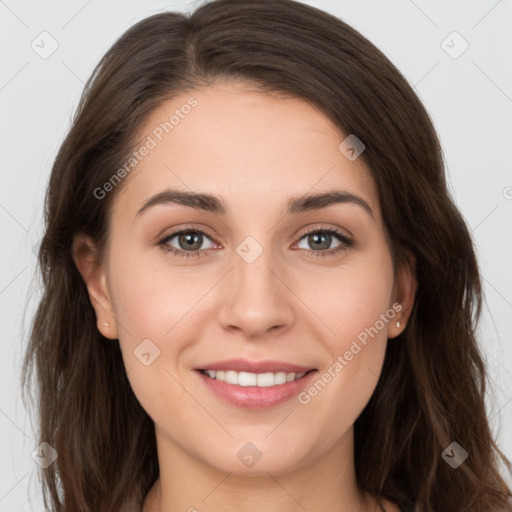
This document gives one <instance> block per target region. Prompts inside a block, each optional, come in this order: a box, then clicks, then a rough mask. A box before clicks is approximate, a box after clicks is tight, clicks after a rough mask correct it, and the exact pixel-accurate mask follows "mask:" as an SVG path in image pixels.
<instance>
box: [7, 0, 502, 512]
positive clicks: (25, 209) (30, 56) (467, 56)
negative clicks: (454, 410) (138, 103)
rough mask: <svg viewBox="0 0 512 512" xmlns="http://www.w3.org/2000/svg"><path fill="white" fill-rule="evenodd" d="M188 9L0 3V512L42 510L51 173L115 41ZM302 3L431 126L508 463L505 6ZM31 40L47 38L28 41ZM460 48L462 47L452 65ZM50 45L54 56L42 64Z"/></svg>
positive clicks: (489, 1) (188, 5) (154, 4)
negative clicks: (36, 394) (23, 389)
mask: <svg viewBox="0 0 512 512" xmlns="http://www.w3.org/2000/svg"><path fill="white" fill-rule="evenodd" d="M198 3H199V2H183V1H175V2H171V3H167V4H166V3H163V2H158V1H146V2H142V1H141V0H139V1H135V0H131V1H130V0H123V1H120V0H116V1H111V2H109V3H106V2H99V1H97V0H90V1H85V0H80V1H67V2H64V1H63V0H61V1H55V0H53V1H48V2H41V3H36V2H23V1H20V2H16V1H15V0H5V1H1V0H0V38H1V52H2V66H1V68H0V109H1V120H2V123H1V130H2V131H1V141H2V151H1V153H0V159H1V178H0V180H1V186H0V226H1V230H2V232H1V240H2V243H1V249H0V265H1V274H0V314H1V317H0V329H1V344H2V357H0V375H1V379H2V381H1V387H0V389H1V396H0V434H1V436H0V439H1V445H0V512H8V511H14V510H16V511H18V512H24V511H29V510H34V511H39V510H41V511H42V510H43V506H42V501H41V493H40V491H39V487H38V483H37V476H36V464H35V462H34V461H33V459H32V458H31V453H32V451H33V450H34V449H35V448H36V442H35V438H34V433H33V432H34V431H33V425H32V424H31V420H30V418H29V416H28V414H27V412H26V411H25V409H24V407H23V403H22V401H21V397H20V377H19V371H20V361H21V359H22V356H23V351H24V348H25V344H26V333H27V329H28V325H29V321H30V319H31V315H32V313H33V311H34V306H35V303H36V300H37V297H38V294H39V288H38V284H37V281H35V280H34V271H35V263H36V260H35V255H34V253H33V247H34V245H36V244H37V242H38V240H39V239H40V237H41V234H42V212H43V197H44V191H45V187H46V182H47V179H48V176H49V172H50V168H51V165H52V161H53V159H54V157H55V155H56V152H57V149H58V147H59V145H60V143H61V142H62V139H63V137H64V135H65V134H66V132H67V130H68V128H69V126H70V121H71V116H72V113H73V112H74V109H75V107H76V105H77V101H78V98H79V94H80V92H81V90H82V88H83V85H84V82H85V80H86V79H87V78H88V76H89V75H90V74H91V72H92V70H93V67H94V66H95V64H96V63H97V62H98V61H99V59H100V57H101V56H102V55H103V54H104V53H105V51H106V50H107V49H108V48H109V47H110V46H111V44H112V43H113V42H114V40H115V39H116V38H117V37H118V36H119V35H121V34H122V33H123V32H124V31H125V30H126V29H127V28H128V27H130V26H131V25H133V24H134V23H135V22H137V21H139V20H140V19H142V18H144V17H146V16H149V15H151V14H154V13H157V12H160V11H163V10H180V11H188V10H191V9H192V8H194V7H195V6H196V5H198ZM305 3H310V4H311V5H314V6H316V7H319V8H321V9H324V10H326V11H328V12H330V13H332V14H335V15H336V16H338V17H340V18H342V19H343V20H345V21H346V22H348V23H349V24H350V25H352V26H353V27H354V28H356V29H357V30H359V31H360V32H361V33H362V34H363V35H364V36H366V37H367V38H368V39H370V40H371V41H372V42H373V43H374V44H376V45H377V46H378V47H379V48H380V49H381V50H382V51H383V52H384V53H385V54H386V55H387V56H388V57H389V58H390V59H391V61H392V62H393V63H394V64H395V65H396V66H397V67H398V68H399V69H400V70H401V72H402V73H403V74H404V76H405V77H406V78H407V79H408V81H409V82H410V83H411V84H412V85H413V86H414V87H415V90H416V91H417V93H418V95H419V96H420V98H421V100H422V101H423V103H424V105H425V106H426V108H427V110H428V112H429V113H430V115H431V117H432V119H433V121H434V124H435V127H436V129H437V131H438V133H439V136H440V138H441V141H442V145H443V149H444V152H445V157H446V163H447V169H448V172H449V181H450V188H451V191H452V194H453V195H454V197H455V200H456V202H457V204H458V206H459V207H460V209H461V211H462V213H463V214H464V216H465V218H466V220H467V222H468V225H469V226H470V228H471V230H472V232H473V236H474V239H475V243H476V246H477V251H478V257H479V261H480V265H481V270H482V276H483V282H484V286H485V296H486V304H485V308H484V317H483V321H482V324H481V340H482V341H481V342H482V350H483V352H484V355H485V358H486V361H487V364H488V369H489V372H490V377H491V388H490V390H489V396H488V406H489V417H490V418H491V422H492V427H493V430H494V432H495V434H496V436H497V438H498V441H499V443H500V445H501V447H502V448H503V449H504V451H505V453H506V454H507V456H509V457H512V429H510V428H507V427H506V425H510V424H511V419H512V404H511V403H510V402H511V400H512V390H511V388H510V381H511V373H512V357H511V351H512V350H511V343H510V332H511V330H512V272H511V270H510V262H511V261H512V237H511V228H510V225H511V220H512V173H511V172H510V171H511V166H510V162H511V161H512V142H511V135H512V66H511V64H512V62H511V60H512V59H511V57H510V56H511V55H512V37H511V33H510V27H511V26H512V1H511V0H500V1H496V0H479V1H476V0H473V1H467V0H464V1H463V0H451V1H449V2H444V1H443V2H442V1H440V0H436V1H430V2H427V1H426V0H416V1H412V0H392V1H387V2H381V1H380V2H379V1H377V0H372V1H360V2H354V1H346V0H343V1H334V0H332V1H328V0H321V1H320V0H318V1H314V2H305ZM44 31H46V32H48V33H49V34H50V36H44V35H43V36H41V35H40V34H41V33H42V32H44ZM453 31H456V32H458V33H459V34H460V36H461V37H459V36H457V35H453V34H452V33H453ZM53 40H55V41H56V43H54V42H53ZM464 40H465V41H467V44H469V46H468V48H467V49H466V50H465V51H464V52H463V53H461V54H460V55H458V54H459V53H460V52H461V50H463V49H464V46H465V43H464ZM443 41H445V42H444V43H443ZM51 44H58V48H57V49H56V51H55V52H54V53H53V54H52V55H50V56H48V57H47V58H42V57H41V56H40V54H41V53H42V52H44V51H49V50H50V49H51ZM31 45H33V46H35V47H36V48H37V50H38V52H39V53H37V52H36V51H35V50H34V49H33V48H32V46H31ZM450 54H451V55H450ZM43 56H45V57H46V55H43ZM454 57H456V58H454ZM24 312H25V315H26V316H25V319H23V314H24ZM507 388H508V389H507Z"/></svg>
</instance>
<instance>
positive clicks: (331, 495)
mask: <svg viewBox="0 0 512 512" xmlns="http://www.w3.org/2000/svg"><path fill="white" fill-rule="evenodd" d="M156 433H157V446H158V458H159V466H160V478H159V479H158V480H157V482H156V483H155V485H154V486H153V488H152V489H151V491H150V492H149V494H148V496H147V498H146V501H145V503H144V508H143V512H164V511H167V512H168V511H170V510H183V511H189V512H196V511H201V512H203V511H204V512H209V511H214V510H223V511H225V512H232V511H233V512H235V511H236V512H259V511H261V510H265V511H266V512H277V511H279V512H296V511H297V510H298V508H302V509H303V510H323V509H326V510H331V511H337V512H374V511H377V510H378V508H377V507H376V506H375V500H374V499H373V498H371V497H370V496H368V495H366V494H365V493H363V492H362V491H361V490H360V489H359V488H358V487H357V483H356V478H355V470H354V462H353V431H352V430H350V431H348V432H347V434H346V435H345V436H344V437H343V438H342V439H341V440H340V442H339V443H337V445H335V446H334V447H332V448H331V449H330V450H329V451H328V452H326V453H324V454H323V455H322V456H321V457H320V458H317V459H315V460H310V461H304V462H303V463H302V464H301V465H300V466H298V467H295V468H293V469H291V470H289V471H283V470H277V469H276V470H275V471H263V472H260V473H258V474H256V473H254V474H251V475H249V476H248V475H244V474H239V473H235V472H234V471H231V472H223V471H220V470H218V469H217V468H215V467H213V466H211V465H210V464H208V463H206V462H205V461H204V460H200V459H198V458H197V457H194V456H193V454H191V453H189V452H186V451H184V450H183V449H182V448H181V447H180V446H178V445H176V444H175V443H174V442H173V441H172V440H171V439H170V438H169V437H168V436H166V435H165V433H163V432H161V431H159V430H158V427H156ZM386 510H389V512H392V511H396V510H397V509H396V508H386Z"/></svg>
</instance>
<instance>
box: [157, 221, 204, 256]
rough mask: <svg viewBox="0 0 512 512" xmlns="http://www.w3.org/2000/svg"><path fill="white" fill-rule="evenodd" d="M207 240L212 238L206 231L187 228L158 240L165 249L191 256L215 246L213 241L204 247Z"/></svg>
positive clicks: (180, 254)
mask: <svg viewBox="0 0 512 512" xmlns="http://www.w3.org/2000/svg"><path fill="white" fill-rule="evenodd" d="M174 239H176V240H174ZM205 240H210V237H209V236H208V235H206V233H204V232H203V231H200V230H198V229H192V228H187V229H184V230H181V231H175V232H174V233H171V234H170V235H167V236H166V237H165V238H163V239H162V240H160V241H159V242H158V245H160V246H162V248H163V249H164V250H165V251H168V252H172V253H174V254H175V255H176V256H184V257H190V256H197V255H201V254H202V251H204V250H206V249H211V248H212V247H213V246H214V244H213V243H212V242H211V244H212V245H211V246H208V247H202V245H203V243H204V241H205ZM176 245H177V246H176ZM201 247H202V248H201Z"/></svg>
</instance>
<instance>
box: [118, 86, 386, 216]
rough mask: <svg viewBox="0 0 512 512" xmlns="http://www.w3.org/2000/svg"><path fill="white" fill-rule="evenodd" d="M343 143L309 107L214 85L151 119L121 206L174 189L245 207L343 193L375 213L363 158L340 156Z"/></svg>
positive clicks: (160, 110) (143, 131)
mask: <svg viewBox="0 0 512 512" xmlns="http://www.w3.org/2000/svg"><path fill="white" fill-rule="evenodd" d="M345 137H346V134H344V133H342V132H341V131H340V130H339V129H338V128H337V127H335V126H334V125H333V124H332V123H331V121H330V120H329V119H328V118H327V117H326V116H325V115H323V114H322V113H321V112H320V111H319V110H318V109H316V108H315V107H313V106H312V105H310V104H309V103H307V102H306V101H304V100H301V99H297V98H290V97H287V98H285V97H276V96H274V95H269V94H266V93H263V92H261V91H259V90H257V89H256V88H255V87H254V86H251V85H249V84H244V83H240V82H220V83H215V84H214V85H213V86H209V87H206V88H203V89H195V90H191V91H189V92H185V93H183V94H181V95H179V96H176V97H175V98H173V99H172V100H169V101H167V102H165V103H163V104H162V105H160V106H159V107H158V108H157V109H155V110H154V111H153V112H152V113H151V115H150V116H149V117H148V119H147V120H146V122H145V123H144V125H143V126H142V127H141V129H140V131H139V134H138V143H137V144H136V145H135V147H136V148H139V146H140V147H141V148H142V147H143V146H146V147H147V148H149V149H146V150H145V151H143V153H144V156H143V157H142V158H140V159H139V160H137V163H136V165H135V166H134V167H133V170H132V171H131V172H130V173H129V175H128V176H127V177H126V178H125V182H124V183H123V186H122V190H121V191H120V192H121V193H120V195H119V197H118V201H119V202H120V203H121V205H123V203H124V204H125V205H126V206H127V207H130V208H131V209H132V210H137V209H138V208H139V207H140V206H141V203H142V202H143V201H144V200H145V199H147V198H148V197H149V196H151V195H154V194H157V193H159V192H161V191H162V190H163V189H164V188H165V187H172V188H179V189H182V190H192V191H198V192H199V191H200V192H214V193H215V194H216V195H220V196H223V197H226V200H227V201H228V202H229V203H230V204H231V203H233V204H234V205H237V204H238V205H239V206H240V207H243V206H247V205H249V204H252V205H253V207H254V206H255V205H258V206H259V207H262V206H266V207H271V206H272V205H273V204H275V205H276V206H278V207H282V205H283V204H284V202H285V200H286V199H288V198H289V197H291V196H297V195H300V194H306V193H308V192H309V193H311V192H317V191H325V190H331V189H338V190H339V189H343V190H347V191H348V192H352V193H357V194H358V195H361V196H364V198H365V199H366V201H367V202H368V203H370V204H371V205H372V208H373V209H374V210H378V204H377V198H376V190H375V187H374V183H373V180H372V179H371V177H370V174H369V172H368V169H367V168H366V166H365V164H364V163H363V161H362V159H356V160H354V161H350V160H349V159H348V158H346V156H345V155H344V154H343V153H342V152H341V151H340V149H339V145H340V143H341V142H342V141H343V140H344V139H345ZM139 153H141V151H139Z"/></svg>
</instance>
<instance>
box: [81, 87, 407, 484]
mask: <svg viewBox="0 0 512 512" xmlns="http://www.w3.org/2000/svg"><path fill="white" fill-rule="evenodd" d="M166 123H167V124H166ZM141 133H142V135H141V138H140V144H139V145H137V147H142V146H144V145H145V147H146V150H141V151H138V157H137V158H138V159H140V161H138V160H137V161H138V163H137V165H136V166H135V167H134V168H130V171H129V172H128V173H127V175H126V176H125V177H124V178H122V182H121V183H119V184H116V185H115V186H117V187H122V188H121V189H120V191H119V192H120V193H119V195H118V196H117V197H116V199H115V202H114V203H113V208H112V212H111V224H110V237H109V243H108V247H107V251H106V253H105V257H104V260H103V261H102V262H101V272H100V273H99V274H95V277H94V278H90V279H89V280H88V281H87V284H88V287H89V292H90V294H91V299H92V302H93V304H94V305H95V308H96V311H97V314H98V328H99V329H100V330H101V332H102V333H103V334H104V335H105V336H107V337H109V338H112V339H115V338H118V339H119V343H120V348H121V351H122V355H123V360H124V364H125V367H126V371H127V373H128V378H129V380H130V383H131V386H132V388H133V391H134V393H135V395H136V396H137V398H138V400H139V401H140V403H141V405H142V407H143V408H144V409H145V410H146V411H147V413H148V414H149V415H150V417H151V418H152V420H153V421H154V422H155V424H156V429H157V438H158V439H159V443H161V444H162V445H167V446H169V447H172V449H173V450H175V451H176V450H177V451H184V452H186V453H187V455H189V456H192V457H194V458H195V459H196V460H199V461H202V462H204V463H207V464H209V465H211V466H214V467H217V468H219V469H221V470H223V471H234V472H240V473H244V472H252V473H253V474H254V473H256V472H262V473H263V472H266V471H270V472H273V473H274V474H278V473H279V472H281V471H285V470H290V469H293V468H298V467H300V466H301V465H304V464H308V463H311V462H312V461H314V460H315V459H318V458H319V457H321V456H322V455H325V454H327V453H328V452H332V451H333V450H334V449H335V448H336V447H340V446H345V447H346V446H348V445H349V444H350V440H351V435H352V425H353V423H354V421H355V420H356V418H357V417H358V415H359V414H360V413H361V411H362V410H363V408H364V407H365V405H366V403H367V402H368V400H369V398H370V396H371V395H372V393H373V391H374V389H375V386H376V384H377V380H378V378H379V374H380V372H381V368H382V364H383V359H384V354H385V349H386V343H387V339H388V337H390V338H391V337H394V336H396V335H397V334H398V333H399V332H400V331H401V330H403V327H404V323H405V321H406V320H407V313H408V311H409V310H410V306H411V303H410V302H411V299H410V297H411V295H412V292H411V290H412V288H413V284H412V278H411V276H410V275H409V274H407V273H406V271H400V272H399V273H398V274H397V275H396V276H394V273H393V266H392V260H391V255H390V250H389V247H388V244H387V241H386V236H385V232H384V227H383V220H382V217H381V210H380V207H379V202H378V197H377V191H376V188H375V185H374V183H373V181H372V179H371V177H370V175H369V173H368V171H367V169H366V168H365V166H364V163H363V162H362V158H355V157H356V156H357V152H355V153H354V152H351V151H350V150H348V152H347V148H345V149H344V150H340V148H339V145H340V143H341V142H342V141H343V140H344V139H345V138H346V135H344V134H341V133H339V131H338V130H336V129H335V127H334V126H333V125H332V124H331V123H330V122H329V121H328V120H327V119H326V117H324V116H323V115H322V114H320V113H319V112H318V111H317V110H316V109H315V108H313V107H312V106H310V105H308V104H307V103H305V102H303V101H301V100H297V99H278V98H276V97H271V96H268V95H265V94H263V93H261V92H257V91H255V90H254V89H252V90H250V89H249V87H248V86H247V85H245V86H244V85H243V84H241V83H235V82H218V83H216V84H214V85H213V86H212V87H209V88H206V89H204V90H194V91H191V92H189V93H186V94H183V95H182V96H179V97H177V98H175V99H174V100H172V101H169V102H167V103H165V104H164V105H163V106H161V107H160V108H158V109H157V110H156V111H154V112H153V114H152V115H151V117H150V118H149V120H148V121H147V123H146V124H145V125H144V129H143V130H142V131H141ZM347 135H348V134H347ZM363 142H364V141H363ZM357 149H361V148H357V147H356V150H357ZM349 157H350V158H349ZM354 158H355V159H354ZM132 163H133V162H132ZM127 168H128V167H127ZM122 175H123V173H121V177H122ZM118 176H119V175H118ZM108 189H109V187H108V185H107V186H106V187H105V190H108ZM178 192H179V193H181V194H183V196H182V200H181V202H174V201H173V200H172V199H173V194H174V195H175V194H176V193H178ZM334 192H335V193H336V194H337V195H334V194H333V193H334ZM195 194H201V195H202V196H201V198H195V199H194V195H195ZM319 194H332V195H331V196H326V197H324V198H323V199H321V198H320V199H318V198H317V199H314V197H315V196H317V195H319ZM203 195H205V196H206V195H207V196H212V197H214V198H215V199H209V198H206V199H205V198H204V197H203ZM185 196H186V197H187V198H188V199H186V200H185V199H184V198H185ZM310 196H311V197H312V199H308V198H309V197H310ZM174 197H176V196H174ZM152 198H153V199H152ZM154 198H156V199H154ZM98 200H101V199H98ZM177 201H178V200H177ZM184 203H186V204H184ZM183 230H190V233H189V234H188V235H187V234H183V233H182V234H181V235H180V232H181V231H183ZM325 230H333V232H329V231H327V232H326V231H325ZM174 251H175V252H174ZM198 251H199V252H198ZM98 276H99V277H98ZM397 302H400V303H401V304H402V305H403V306H399V305H397ZM398 320H399V321H400V322H401V326H400V327H399V328H398V327H397V325H396V322H397V321H398ZM104 323H108V324H109V325H108V326H106V325H104ZM392 342H393V341H392ZM395 342H398V341H395ZM232 359H236V360H237V361H236V362H233V361H232V362H229V361H228V360H232ZM226 361H228V362H226ZM224 362H225V363H224ZM237 362H238V363H239V364H240V366H237V364H236V363H237ZM244 363H246V366H244ZM256 363H262V364H261V365H260V366H257V365H256ZM267 363H268V364H267ZM251 364H253V365H252V366H251ZM294 366H298V367H299V368H294ZM215 368H216V369H217V371H220V369H221V368H224V370H225V371H226V372H227V371H229V373H227V374H225V375H224V378H227V379H228V382H222V380H221V379H222V373H220V375H218V376H219V377H221V379H215V380H214V379H212V378H211V377H209V376H206V375H205V374H204V373H201V372H200V370H204V369H210V370H211V369H215ZM242 370H244V371H243V372H242V373H241V374H240V373H238V372H241V371H242ZM309 370H314V371H310V372H309V373H306V375H304V376H303V377H301V378H299V379H297V374H298V375H299V377H300V375H301V372H302V373H303V372H304V371H309ZM235 372H236V373H235ZM268 373H270V374H271V375H263V376H260V375H261V374H268ZM255 374H256V375H255ZM290 374H295V375H291V376H290ZM212 375H217V374H213V373H212ZM293 378H295V379H297V380H291V379H293ZM231 379H239V380H236V382H239V384H234V383H232V382H235V381H234V380H231ZM283 380H286V383H284V384H283V383H282V382H283ZM230 382H231V383H230ZM258 383H259V384H260V385H259V386H258V385H256V386H255V384H258ZM241 384H247V385H241ZM347 443H348V444H347ZM253 466H254V469H252V468H253Z"/></svg>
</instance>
